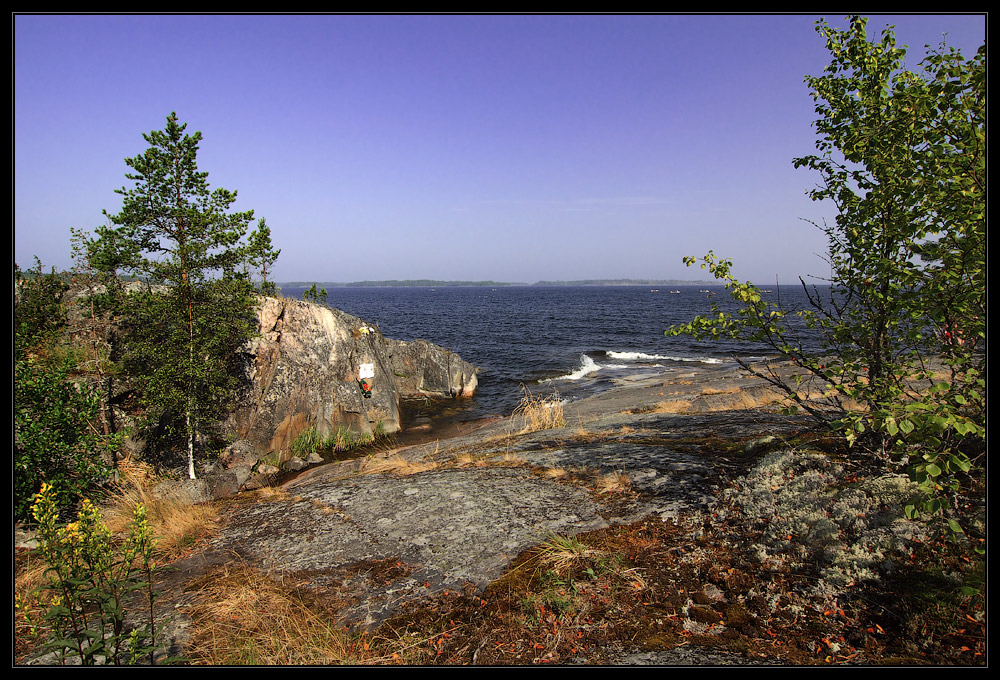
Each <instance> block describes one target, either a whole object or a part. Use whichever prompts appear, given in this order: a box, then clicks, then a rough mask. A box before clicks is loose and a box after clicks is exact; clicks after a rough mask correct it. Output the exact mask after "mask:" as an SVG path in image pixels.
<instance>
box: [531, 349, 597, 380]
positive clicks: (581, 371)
mask: <svg viewBox="0 0 1000 680" xmlns="http://www.w3.org/2000/svg"><path fill="white" fill-rule="evenodd" d="M599 370H601V367H600V366H599V365H598V364H597V363H596V362H595V361H594V360H593V359H591V358H590V357H589V356H587V355H586V354H581V355H580V366H579V368H577V369H576V370H575V371H573V372H572V373H569V374H567V375H560V376H556V377H555V378H547V379H545V380H539V382H543V383H546V382H552V381H554V380H579V379H580V378H583V377H584V376H587V375H590V374H591V373H595V372H597V371H599Z"/></svg>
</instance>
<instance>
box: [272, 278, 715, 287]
mask: <svg viewBox="0 0 1000 680" xmlns="http://www.w3.org/2000/svg"><path fill="white" fill-rule="evenodd" d="M313 284H315V285H317V286H322V287H324V288H498V287H505V288H511V287H518V286H521V287H567V286H710V285H718V283H717V282H713V281H679V280H674V279H581V280H579V281H538V282H536V283H511V282H507V281H435V280H431V279H404V280H387V281H354V282H351V283H338V282H335V281H281V282H278V285H279V286H285V287H288V288H308V287H309V286H312V285H313Z"/></svg>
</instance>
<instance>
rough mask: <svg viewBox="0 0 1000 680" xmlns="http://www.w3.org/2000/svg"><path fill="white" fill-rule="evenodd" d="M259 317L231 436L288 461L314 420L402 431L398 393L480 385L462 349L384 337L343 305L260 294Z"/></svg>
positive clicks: (327, 429)
mask: <svg viewBox="0 0 1000 680" xmlns="http://www.w3.org/2000/svg"><path fill="white" fill-rule="evenodd" d="M259 318H260V328H261V337H260V338H258V339H257V340H255V341H254V342H253V343H252V345H251V347H250V348H249V353H250V355H251V365H250V376H249V377H250V379H251V385H252V387H251V388H250V390H249V391H248V393H247V394H246V395H245V396H244V398H243V400H242V403H241V404H240V406H239V407H238V408H237V409H236V411H235V412H234V414H233V416H232V418H231V428H232V429H233V430H234V432H233V434H234V435H235V436H236V437H238V438H239V439H243V440H246V441H248V442H250V443H251V444H252V446H253V448H254V449H255V450H256V451H257V452H258V453H259V454H268V453H271V454H277V457H278V459H279V460H287V459H288V458H289V457H290V455H291V444H292V442H293V441H294V440H295V438H296V437H297V436H298V435H299V434H301V433H302V432H304V431H306V430H308V429H310V428H315V429H316V430H318V431H319V432H320V433H321V434H324V435H327V434H331V433H333V432H335V431H336V430H337V428H338V427H346V428H349V429H350V430H352V431H353V432H355V433H359V434H372V433H374V431H375V430H376V429H377V428H381V430H382V431H383V432H386V433H391V432H396V431H398V430H399V429H401V423H400V419H399V400H400V398H402V397H408V396H418V395H426V396H440V397H455V396H472V394H473V393H474V391H475V389H476V384H477V381H476V368H475V367H474V366H472V365H471V364H469V363H468V362H466V361H464V360H462V359H461V358H460V357H459V356H457V355H455V354H452V353H451V352H449V351H447V350H445V349H443V348H440V347H437V346H435V345H432V344H431V343H428V342H425V341H422V340H421V341H415V342H410V343H407V342H401V341H395V340H387V339H385V338H383V337H382V334H381V333H380V332H379V331H378V330H377V329H375V328H372V327H371V326H369V325H368V324H367V323H366V322H364V321H362V320H361V319H358V318H357V317H354V316H351V315H349V314H345V313H344V312H341V311H339V310H335V309H330V308H328V307H324V306H320V305H315V304H310V303H307V302H302V301H299V300H291V299H284V298H264V299H263V301H262V303H261V306H260V310H259ZM362 378H364V380H365V383H366V386H367V387H368V388H369V389H370V396H368V397H366V396H365V390H364V389H363V388H362V386H361V385H360V382H359V381H360V380H361V379H362Z"/></svg>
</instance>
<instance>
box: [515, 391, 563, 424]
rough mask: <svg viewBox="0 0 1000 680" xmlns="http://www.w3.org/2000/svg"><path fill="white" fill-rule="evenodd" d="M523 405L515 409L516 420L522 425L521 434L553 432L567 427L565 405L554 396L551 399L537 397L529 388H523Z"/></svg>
mask: <svg viewBox="0 0 1000 680" xmlns="http://www.w3.org/2000/svg"><path fill="white" fill-rule="evenodd" d="M523 392H524V394H523V396H522V397H521V403H520V404H518V406H517V408H515V409H514V416H513V417H514V418H515V419H516V420H519V421H520V423H521V430H520V432H519V434H524V433H526V432H537V431H538V430H551V429H554V428H557V427H563V426H565V425H566V418H565V415H564V414H563V403H562V401H561V400H559V399H558V398H557V397H555V396H554V395H553V396H551V397H546V398H543V397H536V396H535V395H533V394H531V392H529V391H528V389H527V388H523Z"/></svg>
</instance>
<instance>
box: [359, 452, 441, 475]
mask: <svg viewBox="0 0 1000 680" xmlns="http://www.w3.org/2000/svg"><path fill="white" fill-rule="evenodd" d="M439 467H441V464H440V463H436V462H434V461H431V460H407V459H406V458H403V457H402V456H400V455H392V456H389V457H388V458H377V457H372V458H369V459H368V460H366V461H365V464H364V467H363V468H362V473H363V474H376V473H385V472H388V473H390V474H394V475H412V474H416V473H418V472H427V471H428V470H436V469H437V468H439Z"/></svg>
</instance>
